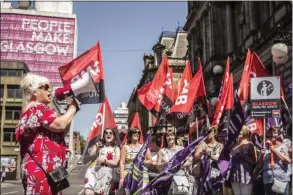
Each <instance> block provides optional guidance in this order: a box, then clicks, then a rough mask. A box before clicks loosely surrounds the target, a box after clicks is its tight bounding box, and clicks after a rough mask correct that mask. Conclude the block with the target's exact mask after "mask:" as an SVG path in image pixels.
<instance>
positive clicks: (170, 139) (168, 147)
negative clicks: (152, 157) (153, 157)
mask: <svg viewBox="0 0 293 195" xmlns="http://www.w3.org/2000/svg"><path fill="white" fill-rule="evenodd" d="M164 144H165V146H164V147H163V148H162V149H160V150H159V152H158V157H157V168H158V169H159V170H162V169H163V168H164V166H165V165H166V164H167V163H168V162H169V161H170V160H171V158H172V157H173V156H174V155H175V154H176V153H177V152H179V151H180V150H182V149H183V148H184V147H182V146H178V145H177V144H176V135H175V132H174V131H173V130H168V131H167V132H166V134H165V135H164ZM175 175H178V176H182V175H185V173H184V171H183V170H179V171H178V172H177V173H176V174H175ZM172 190H173V184H172V185H171V187H170V189H169V194H172Z"/></svg>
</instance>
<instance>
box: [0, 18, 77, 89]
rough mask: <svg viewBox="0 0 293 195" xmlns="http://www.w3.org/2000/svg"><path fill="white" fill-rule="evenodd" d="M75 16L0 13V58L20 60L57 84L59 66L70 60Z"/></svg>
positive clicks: (58, 82) (71, 57) (58, 81)
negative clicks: (60, 16)
mask: <svg viewBox="0 0 293 195" xmlns="http://www.w3.org/2000/svg"><path fill="white" fill-rule="evenodd" d="M74 41H75V19H74V18H59V17H48V16H37V15H23V14H8V13H7V14H5V13H2V14H1V39H0V43H1V60H9V61H23V62H25V63H26V64H27V66H28V68H29V69H30V71H31V72H33V73H36V74H39V75H43V76H46V77H47V78H49V79H50V82H51V84H53V85H60V84H61V79H60V75H59V72H58V67H59V66H62V65H64V64H66V63H68V62H70V61H71V60H72V59H73V56H74V48H75V47H74Z"/></svg>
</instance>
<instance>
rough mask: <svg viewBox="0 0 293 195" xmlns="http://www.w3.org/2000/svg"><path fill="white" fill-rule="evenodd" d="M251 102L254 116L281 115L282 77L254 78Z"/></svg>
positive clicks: (251, 85)
mask: <svg viewBox="0 0 293 195" xmlns="http://www.w3.org/2000/svg"><path fill="white" fill-rule="evenodd" d="M250 102H251V115H252V116H253V117H280V104H281V101H280V77H257V78H252V79H251V83H250Z"/></svg>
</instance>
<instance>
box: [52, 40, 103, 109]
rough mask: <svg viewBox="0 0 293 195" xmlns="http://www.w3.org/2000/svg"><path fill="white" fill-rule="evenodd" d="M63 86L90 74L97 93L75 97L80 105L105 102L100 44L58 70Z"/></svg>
mask: <svg viewBox="0 0 293 195" xmlns="http://www.w3.org/2000/svg"><path fill="white" fill-rule="evenodd" d="M58 69H59V73H60V76H61V79H62V83H63V85H67V84H71V83H74V82H76V81H78V80H79V79H81V78H82V77H83V75H84V74H85V73H86V72H89V71H90V72H91V76H92V78H93V81H94V83H95V86H96V88H97V89H98V93H96V92H87V93H84V94H80V95H78V96H77V99H78V100H79V101H80V102H81V103H82V104H96V103H101V102H104V101H105V86H104V68H103V60H102V52H101V48H100V43H99V42H98V43H97V44H96V45H94V46H93V47H92V48H90V49H89V50H87V51H86V52H84V53H83V54H81V55H80V56H78V57H77V58H75V59H73V60H72V61H71V62H69V63H68V64H66V65H64V66H61V67H59V68H58Z"/></svg>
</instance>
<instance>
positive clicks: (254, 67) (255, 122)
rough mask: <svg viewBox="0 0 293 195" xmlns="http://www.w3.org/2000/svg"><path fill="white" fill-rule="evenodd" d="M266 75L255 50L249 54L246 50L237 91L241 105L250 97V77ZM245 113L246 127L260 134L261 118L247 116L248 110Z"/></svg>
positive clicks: (261, 130)
mask: <svg viewBox="0 0 293 195" xmlns="http://www.w3.org/2000/svg"><path fill="white" fill-rule="evenodd" d="M249 58H250V59H249ZM266 76H270V75H269V73H268V72H267V70H266V69H265V67H264V65H263V63H262V62H261V60H260V59H259V57H258V56H257V54H256V53H255V52H253V53H252V54H251V53H250V50H248V53H247V56H246V61H245V65H244V68H243V73H242V78H241V81H240V86H239V91H238V95H239V98H240V102H241V104H242V105H246V104H247V103H248V100H249V97H250V94H249V93H250V78H254V77H266ZM245 113H246V125H247V128H248V129H249V130H250V131H251V132H252V133H257V134H259V135H262V134H263V121H262V120H261V119H254V118H252V117H250V116H247V114H249V113H248V110H245Z"/></svg>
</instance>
